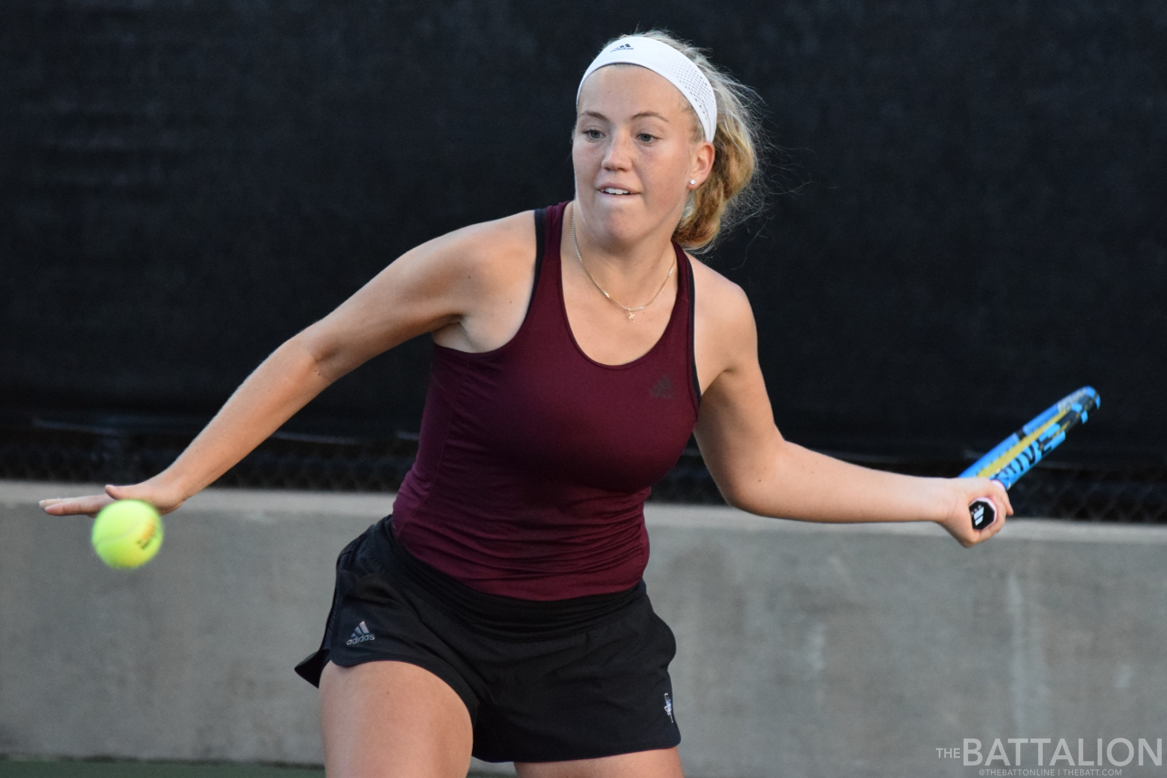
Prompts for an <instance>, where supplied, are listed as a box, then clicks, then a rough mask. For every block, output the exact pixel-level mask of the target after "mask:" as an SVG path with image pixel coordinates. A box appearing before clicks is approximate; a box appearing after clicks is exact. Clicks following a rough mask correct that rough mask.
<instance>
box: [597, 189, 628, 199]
mask: <svg viewBox="0 0 1167 778" xmlns="http://www.w3.org/2000/svg"><path fill="white" fill-rule="evenodd" d="M599 191H600V193H601V194H606V195H618V196H621V197H626V196H628V195H631V194H632V192H629V191H628V190H627V189H618V188H616V187H614V186H605V187H603V188H601V189H600V190H599Z"/></svg>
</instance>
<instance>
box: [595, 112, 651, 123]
mask: <svg viewBox="0 0 1167 778" xmlns="http://www.w3.org/2000/svg"><path fill="white" fill-rule="evenodd" d="M580 116H591V117H593V118H596V119H603V120H604V121H611V120H610V119H609V118H608V117H607V116H604V114H602V113H600V112H599V111H583V112H581V113H580ZM632 118H633V119H649V118H651V119H660V120H661V121H662V122H665V123H666V124H667V123H668V121H669V120H668V119H666V118H665V117H664V116H663V115H661V114H659V113H657V112H656V111H641V112H640V113H638V114H635V115H634V116H633V117H632Z"/></svg>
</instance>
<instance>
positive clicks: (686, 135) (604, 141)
mask: <svg viewBox="0 0 1167 778" xmlns="http://www.w3.org/2000/svg"><path fill="white" fill-rule="evenodd" d="M572 161H573V163H574V165H575V187H576V199H577V200H578V202H579V206H580V210H581V211H582V212H583V217H584V221H585V222H586V223H587V224H588V226H589V228H590V229H591V230H592V231H593V232H594V233H595V234H596V235H597V237H600V236H606V237H608V238H611V239H614V240H616V241H631V240H636V239H639V238H642V237H644V236H645V235H647V234H650V233H652V232H656V231H659V232H661V233H662V234H664V233H667V235H669V236H671V235H672V232H673V230H674V229H675V228H676V225H677V223H678V222H679V221H680V219H681V214H682V211H683V210H684V207H685V200H686V198H687V197H688V194H689V191H690V187H689V181H690V180H691V179H693V180H696V181H697V184H698V185H699V184H700V183H701V182H703V181H704V180H705V178H706V177H707V176H708V174H709V168H710V167H711V166H712V164H713V145H712V144H711V143H708V142H707V141H705V140H704V138H703V136H701V135H700V131H699V129H698V128H697V118H696V116H695V115H694V114H693V111H692V109H691V108H689V104H688V103H687V102H686V100H685V98H684V96H683V95H682V94H681V93H680V91H678V90H677V88H676V87H675V86H673V85H672V84H670V83H669V82H668V81H667V80H665V79H664V78H663V77H662V76H660V75H658V74H656V73H654V72H652V71H651V70H648V69H646V68H642V67H637V66H635V65H632V66H609V67H605V68H601V69H599V70H597V71H596V72H595V73H593V74H592V75H591V76H589V77H588V80H587V81H585V82H584V85H583V89H582V91H581V92H580V98H579V110H578V115H577V118H576V125H575V135H574V142H573V144H572Z"/></svg>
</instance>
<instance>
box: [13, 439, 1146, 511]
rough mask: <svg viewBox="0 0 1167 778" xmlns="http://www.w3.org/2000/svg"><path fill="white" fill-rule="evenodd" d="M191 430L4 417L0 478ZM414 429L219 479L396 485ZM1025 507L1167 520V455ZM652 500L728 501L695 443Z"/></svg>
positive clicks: (173, 452) (337, 442)
mask: <svg viewBox="0 0 1167 778" xmlns="http://www.w3.org/2000/svg"><path fill="white" fill-rule="evenodd" d="M190 439H191V435H190V433H189V432H167V431H127V430H124V429H117V428H102V427H96V426H85V425H71V424H60V423H51V422H34V423H32V424H30V425H26V426H17V425H12V426H8V427H0V478H6V479H17V480H44V481H63V482H73V483H81V482H86V483H121V484H125V483H134V482H137V481H140V480H143V479H145V478H149V477H150V476H152V475H154V474H155V473H158V472H159V471H161V470H162V469H164V468H165V467H166V466H167V465H169V464H170V463H171V462H173V461H174V459H175V458H176V457H177V456H178V455H179V453H181V451H182V450H183V449H184V448H185V447H186V445H187V444H188V443H189V442H190ZM416 453H417V436H416V435H415V434H410V433H403V432H398V433H397V434H395V435H393V436H387V437H383V438H345V437H329V436H323V435H299V434H292V433H285V432H277V433H276V434H275V435H273V436H272V437H271V438H270V439H269V440H268V441H266V442H265V443H263V444H262V445H261V446H259V448H257V449H256V450H255V451H254V452H252V453H251V454H250V455H249V456H248V457H246V458H245V459H244V460H243V461H242V462H240V463H239V464H238V465H236V466H235V467H233V468H232V469H231V470H230V471H228V472H227V473H226V474H225V475H224V476H223V477H222V478H220V479H219V481H218V482H217V485H218V486H229V487H247V488H262V489H316V490H330V491H367V492H393V491H396V490H397V488H398V487H399V486H400V485H401V481H402V479H403V478H404V477H405V474H406V473H407V472H408V471H409V468H410V466H411V465H412V464H413V460H414V457H415V456H416ZM827 453H831V454H832V455H833V456H837V457H839V458H841V459H845V460H849V461H853V462H856V463H857V464H862V465H865V466H868V467H876V468H879V469H883V470H892V471H896V472H902V473H910V474H913V475H925V476H950V475H953V474H955V473H959V472H960V471H961V470H963V469H964V468H965V467H966V466H967V465H968V464H970V462H967V461H940V460H911V459H899V460H897V459H887V458H880V459H872V458H869V457H861V456H855V455H848V454H846V453H841V452H827ZM1010 496H1011V499H1012V501H1013V506H1014V508H1015V509H1016V512H1017V515H1019V516H1040V517H1045V518H1057V519H1069V520H1077V521H1094V522H1123V523H1140V524H1167V464H1165V465H1159V466H1154V465H1142V466H1131V465H1114V466H1097V465H1090V466H1086V465H1080V464H1072V463H1067V461H1066V459H1065V457H1056V458H1055V459H1054V461H1052V462H1043V463H1040V464H1039V465H1038V466H1037V467H1036V468H1035V469H1034V470H1033V471H1032V472H1031V473H1030V474H1028V475H1027V476H1026V477H1025V478H1023V479H1021V480H1020V481H1019V482H1017V484H1016V485H1015V486H1014V487H1013V489H1012V491H1011V492H1010ZM651 500H653V501H655V502H666V503H689V504H708V505H720V504H723V500H722V497H721V494H720V493H719V492H718V490H717V485H716V484H715V483H714V482H713V478H712V477H711V476H710V475H709V471H708V470H706V469H705V465H704V463H703V462H702V460H701V454H700V452H699V451H697V449H696V448H695V447H693V448H689V449H686V451H685V453H684V454H683V455H682V457H681V459H680V461H679V462H678V463H677V465H676V466H675V467H674V468H673V469H672V470H671V471H670V472H669V474H668V475H667V476H665V478H663V479H662V480H661V481H660V482H659V483H657V484H656V486H655V487H654V488H653V493H652V497H651Z"/></svg>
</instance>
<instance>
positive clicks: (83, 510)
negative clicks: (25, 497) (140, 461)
mask: <svg viewBox="0 0 1167 778" xmlns="http://www.w3.org/2000/svg"><path fill="white" fill-rule="evenodd" d="M116 500H142V501H144V502H148V503H150V504H151V505H153V506H154V507H155V508H156V509H157V510H158V512H159V513H161V514H166V513H171V512H173V511H175V510H177V509H178V507H179V506H180V505H182V504H183V503H184V502H186V497H185V496H183V495H182V494H180V493H179V492H178V491H177V490H176V489H174V488H173V487H170V486H168V485H166V484H165V483H164V482H162V481H160V480H159V478H158V477H157V476H155V477H154V478H151V479H149V480H147V481H143V482H142V483H140V484H133V485H132V486H106V487H105V492H104V493H103V494H90V495H86V496H84V497H51V498H49V499H47V500H41V501H40V506H41V508H42V509H43V510H44V512H45V513H47V514H49V515H50V516H74V515H85V516H96V515H97V513H98V511H100V510H101V509H102V508H104V507H105V506H107V505H109V504H110V503H111V502H114V501H116Z"/></svg>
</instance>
